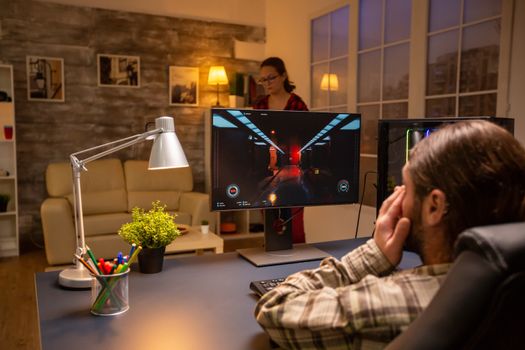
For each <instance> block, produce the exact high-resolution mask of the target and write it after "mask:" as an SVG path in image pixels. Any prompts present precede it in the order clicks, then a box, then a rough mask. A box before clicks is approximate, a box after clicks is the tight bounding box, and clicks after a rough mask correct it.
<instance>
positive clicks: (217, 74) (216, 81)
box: [208, 66, 228, 107]
mask: <svg viewBox="0 0 525 350" xmlns="http://www.w3.org/2000/svg"><path fill="white" fill-rule="evenodd" d="M208 84H210V85H217V102H216V103H215V106H216V107H220V106H221V104H220V103H219V85H228V76H227V75H226V71H225V70H224V66H211V67H210V72H209V73H208Z"/></svg>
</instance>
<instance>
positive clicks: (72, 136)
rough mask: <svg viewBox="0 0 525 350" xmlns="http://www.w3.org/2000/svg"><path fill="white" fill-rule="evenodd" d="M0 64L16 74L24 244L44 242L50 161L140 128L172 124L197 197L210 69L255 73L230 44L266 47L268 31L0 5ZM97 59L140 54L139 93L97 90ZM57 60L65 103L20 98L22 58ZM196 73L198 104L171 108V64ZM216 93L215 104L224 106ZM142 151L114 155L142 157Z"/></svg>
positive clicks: (29, 4)
mask: <svg viewBox="0 0 525 350" xmlns="http://www.w3.org/2000/svg"><path fill="white" fill-rule="evenodd" d="M0 9H1V11H0V61H2V62H3V63H7V64H12V65H13V67H14V81H15V100H16V130H17V158H18V159H17V160H18V189H19V209H20V210H19V213H20V235H21V239H24V238H27V237H28V236H29V235H30V234H32V235H34V237H35V238H36V239H37V240H40V236H41V231H42V229H41V224H40V214H39V209H40V204H41V203H42V201H43V200H44V199H45V198H46V196H47V194H46V189H45V179H44V174H45V169H46V166H47V164H48V163H50V162H58V161H67V160H68V156H69V154H70V153H73V152H75V151H79V150H82V149H85V148H89V147H92V146H95V145H98V144H102V143H105V142H109V141H113V140H117V139H120V138H123V137H127V136H130V135H133V134H137V133H140V132H142V131H143V130H144V125H145V124H146V123H147V122H149V121H153V120H154V119H155V118H156V117H158V116H160V115H172V116H174V117H175V127H176V130H177V135H178V136H179V139H180V141H181V143H182V145H183V147H184V150H185V152H186V156H187V158H188V161H189V162H190V165H191V166H192V168H193V173H194V181H195V187H196V189H197V190H204V142H203V138H204V125H203V113H204V111H205V110H207V109H208V108H209V106H210V105H212V104H214V102H215V96H216V95H215V91H216V90H215V88H214V87H211V86H208V85H207V74H208V69H209V67H210V66H211V65H224V66H225V67H226V70H227V71H228V72H234V71H235V72H241V73H256V72H257V71H258V63H259V62H255V61H248V60H237V59H235V58H234V53H233V45H234V39H237V40H242V41H247V42H258V43H263V42H264V41H265V29H264V28H262V27H252V26H246V25H236V24H226V23H218V22H208V21H199V20H192V19H183V18H170V17H161V16H152V15H143V14H136V13H128V12H119V11H109V10H101V9H93V8H85V7H74V6H66V5H57V4H50V3H43V2H37V1H26V0H17V1H12V0H0ZM98 53H105V54H122V55H133V56H140V60H141V62H140V63H141V72H140V74H141V86H140V88H138V89H130V88H107V87H97V62H96V57H97V54H98ZM27 55H34V56H50V57H61V58H63V59H64V73H65V103H50V102H39V101H38V102H37V101H28V100H27V88H26V85H27V83H26V67H25V64H26V63H25V62H26V56H27ZM170 65H174V66H192V67H199V69H200V74H199V75H200V76H199V83H200V87H199V99H200V101H199V107H175V106H170V105H169V103H168V67H169V66H170ZM227 95H228V88H227V87H224V88H221V102H222V104H223V105H226V104H227V103H228V102H227V101H228V97H227ZM148 154H149V144H141V145H137V146H134V147H131V148H129V149H128V150H125V151H121V152H119V153H117V154H116V155H115V156H117V157H119V158H121V159H123V160H124V159H147V157H148Z"/></svg>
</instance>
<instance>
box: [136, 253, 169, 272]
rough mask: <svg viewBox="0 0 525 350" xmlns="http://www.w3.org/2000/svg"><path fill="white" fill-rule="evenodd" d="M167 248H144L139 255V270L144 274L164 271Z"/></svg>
mask: <svg viewBox="0 0 525 350" xmlns="http://www.w3.org/2000/svg"><path fill="white" fill-rule="evenodd" d="M165 250H166V247H160V248H142V250H141V251H140V253H139V269H140V272H142V273H158V272H161V271H162V264H163V263H164V252H165Z"/></svg>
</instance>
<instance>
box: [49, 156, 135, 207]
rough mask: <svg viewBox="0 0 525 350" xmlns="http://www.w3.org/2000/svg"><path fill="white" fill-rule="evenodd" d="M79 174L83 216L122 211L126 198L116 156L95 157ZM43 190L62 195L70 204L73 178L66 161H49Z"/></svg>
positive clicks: (53, 195) (71, 201) (120, 165)
mask: <svg viewBox="0 0 525 350" xmlns="http://www.w3.org/2000/svg"><path fill="white" fill-rule="evenodd" d="M86 168H87V169H88V171H83V172H82V174H81V175H80V188H81V191H82V209H83V211H84V215H90V214H101V213H118V212H126V211H127V209H128V198H127V194H126V189H125V181H124V171H123V169H122V163H121V162H120V160H119V159H102V160H96V161H93V162H91V163H88V164H87V165H86ZM46 184H47V191H48V193H49V195H51V196H52V197H66V198H67V199H68V200H69V202H70V204H71V205H72V206H74V203H73V194H72V191H73V181H72V172H71V165H70V164H69V163H54V164H49V165H48V167H47V170H46Z"/></svg>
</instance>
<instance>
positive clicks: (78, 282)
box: [58, 268, 92, 289]
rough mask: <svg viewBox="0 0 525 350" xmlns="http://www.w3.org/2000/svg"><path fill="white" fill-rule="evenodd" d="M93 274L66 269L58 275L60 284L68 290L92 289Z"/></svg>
mask: <svg viewBox="0 0 525 350" xmlns="http://www.w3.org/2000/svg"><path fill="white" fill-rule="evenodd" d="M91 278H92V277H91V274H90V273H89V271H88V270H86V269H83V268H81V269H79V268H72V269H65V270H62V272H60V274H59V275H58V284H60V285H61V286H62V287H66V288H74V289H85V288H91Z"/></svg>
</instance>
